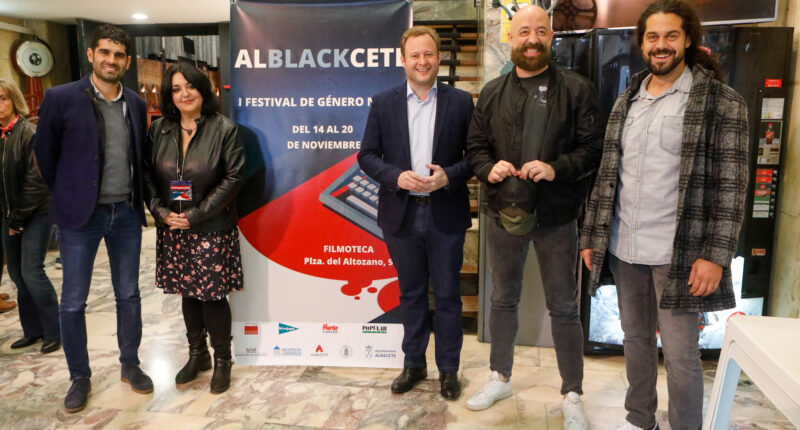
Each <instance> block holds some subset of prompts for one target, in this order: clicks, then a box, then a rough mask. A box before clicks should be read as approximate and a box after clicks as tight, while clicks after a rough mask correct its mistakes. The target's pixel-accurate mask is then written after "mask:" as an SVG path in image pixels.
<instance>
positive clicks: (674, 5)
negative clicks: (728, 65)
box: [636, 0, 725, 81]
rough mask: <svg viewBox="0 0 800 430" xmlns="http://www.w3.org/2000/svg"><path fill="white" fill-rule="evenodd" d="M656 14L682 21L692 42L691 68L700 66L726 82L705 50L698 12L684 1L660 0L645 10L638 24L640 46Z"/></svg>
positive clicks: (714, 61) (637, 32) (688, 62)
mask: <svg viewBox="0 0 800 430" xmlns="http://www.w3.org/2000/svg"><path fill="white" fill-rule="evenodd" d="M656 13H664V14H667V13H671V14H673V15H677V16H678V17H679V18H680V19H681V27H682V28H683V32H684V33H686V37H687V38H688V39H689V41H690V42H691V44H690V45H689V47H688V48H686V57H685V58H686V64H688V65H689V66H690V67H691V66H694V65H695V64H699V65H701V66H703V67H705V68H706V69H709V70H711V71H712V72H713V73H714V77H715V78H717V79H719V80H721V81H722V80H724V78H725V74H724V73H723V72H722V69H721V68H720V66H719V62H718V61H717V59H716V58H715V57H713V56H712V55H711V54H709V52H708V51H707V50H705V49H704V48H703V27H702V25H701V24H700V17H699V16H698V15H697V11H696V10H695V9H694V7H693V6H692V5H690V4H689V3H686V2H685V1H683V0H659V1H657V2H655V3H653V4H651V5H650V6H648V7H647V9H645V11H644V12H643V13H642V16H640V17H639V21H638V22H637V23H636V40H637V41H638V42H639V46H642V41H643V40H644V33H645V31H646V30H647V18H650V15H653V14H656Z"/></svg>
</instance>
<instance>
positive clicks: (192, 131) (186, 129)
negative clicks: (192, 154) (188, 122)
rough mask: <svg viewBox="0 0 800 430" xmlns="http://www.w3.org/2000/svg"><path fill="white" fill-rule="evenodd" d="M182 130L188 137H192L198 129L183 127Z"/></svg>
mask: <svg viewBox="0 0 800 430" xmlns="http://www.w3.org/2000/svg"><path fill="white" fill-rule="evenodd" d="M181 130H183V131H185V132H186V135H187V136H189V137H191V136H192V133H194V131H195V130H197V127H195V128H183V126H181Z"/></svg>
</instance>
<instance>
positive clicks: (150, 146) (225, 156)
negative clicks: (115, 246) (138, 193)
mask: <svg viewBox="0 0 800 430" xmlns="http://www.w3.org/2000/svg"><path fill="white" fill-rule="evenodd" d="M196 122H197V131H196V132H195V133H197V134H195V135H194V137H192V140H191V141H190V142H189V146H188V147H187V148H186V156H185V157H183V156H182V155H181V152H182V151H181V129H180V127H179V125H178V124H176V123H174V122H170V121H167V120H166V119H165V118H159V119H157V120H155V121H153V124H152V125H151V126H150V132H149V133H148V136H147V143H146V144H145V154H144V160H145V169H144V182H145V188H146V193H147V200H146V201H147V202H148V206H149V207H150V212H151V213H152V214H153V218H154V219H155V221H156V224H157V225H159V226H162V227H163V226H164V225H165V224H164V219H165V218H166V217H167V215H169V213H170V212H175V213H185V214H186V219H187V220H188V221H189V227H190V228H189V230H188V231H189V232H219V231H226V230H230V229H232V228H234V227H235V226H236V223H237V222H238V220H239V217H238V215H237V212H236V202H235V197H236V194H237V193H238V192H239V189H240V188H241V186H242V183H243V182H244V149H243V148H242V145H241V143H240V142H239V140H238V135H239V133H238V131H237V128H236V124H234V123H233V121H231V120H229V119H228V118H225V117H224V116H222V115H220V114H214V115H209V116H203V117H201V118H199V119H197V120H196ZM180 165H182V166H183V175H182V176H180V175H179V173H178V166H180ZM179 179H180V180H183V181H192V200H191V201H172V200H171V197H170V181H173V180H179Z"/></svg>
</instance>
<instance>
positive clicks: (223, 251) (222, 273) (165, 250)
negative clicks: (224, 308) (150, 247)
mask: <svg viewBox="0 0 800 430" xmlns="http://www.w3.org/2000/svg"><path fill="white" fill-rule="evenodd" d="M156 286H157V287H158V288H161V289H163V290H164V293H168V294H180V295H181V296H184V297H192V298H195V299H198V300H203V301H208V300H221V299H223V298H225V296H226V295H227V294H228V293H229V292H231V291H232V290H241V289H242V257H241V253H240V252H239V229H237V228H236V227H234V228H233V229H232V230H228V231H222V232H211V233H188V232H185V231H182V230H170V229H169V228H165V227H159V228H158V239H157V241H156Z"/></svg>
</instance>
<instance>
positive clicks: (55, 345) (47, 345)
mask: <svg viewBox="0 0 800 430" xmlns="http://www.w3.org/2000/svg"><path fill="white" fill-rule="evenodd" d="M59 348H61V339H49V340H44V341H42V349H41V350H40V351H42V354H49V353H51V352H53V351H58V349H59Z"/></svg>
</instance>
